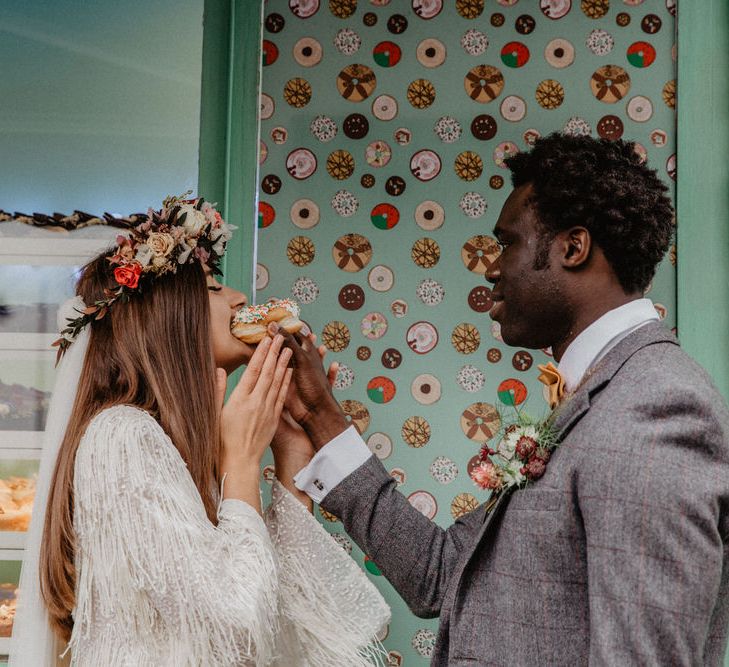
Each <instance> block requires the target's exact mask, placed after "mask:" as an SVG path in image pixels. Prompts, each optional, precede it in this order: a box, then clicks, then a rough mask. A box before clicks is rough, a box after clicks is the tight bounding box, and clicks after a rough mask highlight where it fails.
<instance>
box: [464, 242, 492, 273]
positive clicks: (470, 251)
mask: <svg viewBox="0 0 729 667" xmlns="http://www.w3.org/2000/svg"><path fill="white" fill-rule="evenodd" d="M500 254H501V251H500V249H499V244H498V242H497V241H496V239H494V238H492V237H490V236H483V235H481V234H478V235H476V236H472V237H471V238H470V239H468V241H466V242H465V243H464V244H463V248H462V249H461V259H462V260H463V263H464V264H465V266H466V268H467V269H468V270H469V271H473V272H474V273H478V274H480V275H484V274H485V273H486V271H488V269H489V267H490V266H491V265H492V264H493V263H494V261H495V260H496V258H497V257H498V256H499V255H500Z"/></svg>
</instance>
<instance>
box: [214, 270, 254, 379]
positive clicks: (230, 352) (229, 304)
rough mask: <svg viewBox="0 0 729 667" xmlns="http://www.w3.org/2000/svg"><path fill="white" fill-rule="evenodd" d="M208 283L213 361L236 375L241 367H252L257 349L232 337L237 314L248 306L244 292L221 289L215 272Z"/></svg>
mask: <svg viewBox="0 0 729 667" xmlns="http://www.w3.org/2000/svg"><path fill="white" fill-rule="evenodd" d="M205 279H206V280H207V283H208V296H209V299H210V330H211V334H212V337H213V357H214V358H215V365H216V366H217V367H218V368H224V369H225V371H226V373H232V372H233V371H234V370H235V369H236V368H238V366H241V365H242V364H245V363H248V360H249V359H250V358H251V355H252V354H253V348H252V347H251V346H250V345H246V343H243V342H241V341H239V340H238V339H237V338H236V337H235V336H233V334H232V333H230V325H231V323H232V321H233V315H234V314H235V311H236V310H238V308H240V307H241V306H245V305H246V304H247V303H248V299H247V297H246V295H245V294H243V292H239V291H238V290H234V289H232V288H231V287H226V286H225V285H221V284H220V283H219V282H218V281H217V279H216V278H215V276H214V275H213V272H212V271H211V270H210V269H208V268H206V269H205Z"/></svg>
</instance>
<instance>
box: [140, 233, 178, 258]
mask: <svg viewBox="0 0 729 667" xmlns="http://www.w3.org/2000/svg"><path fill="white" fill-rule="evenodd" d="M147 245H148V246H149V248H150V250H151V251H152V253H153V254H154V256H155V257H168V256H169V255H170V253H171V252H172V250H173V249H174V247H175V239H174V238H173V236H172V234H166V233H164V232H152V233H151V234H150V235H149V236H148V237H147Z"/></svg>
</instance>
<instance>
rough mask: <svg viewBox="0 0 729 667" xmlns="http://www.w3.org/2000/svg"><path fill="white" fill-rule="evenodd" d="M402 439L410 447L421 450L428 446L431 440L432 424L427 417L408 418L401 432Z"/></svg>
mask: <svg viewBox="0 0 729 667" xmlns="http://www.w3.org/2000/svg"><path fill="white" fill-rule="evenodd" d="M400 433H401V435H402V439H403V440H404V441H405V443H406V444H407V445H409V446H410V447H415V448H416V449H419V448H420V447H424V446H425V445H427V444H428V441H429V440H430V424H429V423H428V421H427V420H426V419H425V417H420V416H417V415H416V416H413V417H408V418H407V419H406V420H405V422H404V423H403V425H402V429H401V430H400Z"/></svg>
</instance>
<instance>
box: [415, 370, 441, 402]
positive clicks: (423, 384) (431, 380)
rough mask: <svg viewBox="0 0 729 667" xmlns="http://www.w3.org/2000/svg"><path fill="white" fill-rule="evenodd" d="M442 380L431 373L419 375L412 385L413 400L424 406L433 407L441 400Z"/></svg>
mask: <svg viewBox="0 0 729 667" xmlns="http://www.w3.org/2000/svg"><path fill="white" fill-rule="evenodd" d="M441 391H442V390H441V385H440V380H439V379H438V378H437V377H435V375H431V374H430V373H423V374H422V375H418V376H417V377H416V378H415V379H414V380H413V381H412V384H411V385H410V393H411V394H412V396H413V398H414V399H415V400H416V401H417V402H418V403H421V404H422V405H432V404H433V403H437V402H438V401H439V400H440V396H441Z"/></svg>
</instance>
